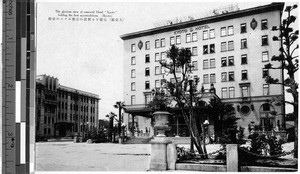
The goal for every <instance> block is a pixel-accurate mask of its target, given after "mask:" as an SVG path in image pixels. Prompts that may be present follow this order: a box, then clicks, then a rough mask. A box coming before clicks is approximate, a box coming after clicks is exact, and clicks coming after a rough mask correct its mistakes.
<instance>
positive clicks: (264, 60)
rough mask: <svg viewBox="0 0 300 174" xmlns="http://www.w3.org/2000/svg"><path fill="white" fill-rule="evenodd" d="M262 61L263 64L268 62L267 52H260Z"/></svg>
mask: <svg viewBox="0 0 300 174" xmlns="http://www.w3.org/2000/svg"><path fill="white" fill-rule="evenodd" d="M262 61H263V62H266V61H269V52H268V51H264V52H262Z"/></svg>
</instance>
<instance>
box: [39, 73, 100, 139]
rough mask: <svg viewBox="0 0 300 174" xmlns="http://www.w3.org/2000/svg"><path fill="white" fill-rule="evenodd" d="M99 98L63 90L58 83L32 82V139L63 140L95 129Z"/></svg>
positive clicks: (44, 79)
mask: <svg viewBox="0 0 300 174" xmlns="http://www.w3.org/2000/svg"><path fill="white" fill-rule="evenodd" d="M99 99H100V98H99V95H97V94H92V93H89V92H85V91H81V90H78V89H74V88H70V87H66V86H63V85H60V84H59V83H58V79H57V78H55V77H50V76H47V75H39V76H37V80H36V135H37V136H41V137H65V136H73V135H74V133H79V134H82V133H84V132H86V131H89V130H96V129H97V127H98V109H99V108H98V102H99Z"/></svg>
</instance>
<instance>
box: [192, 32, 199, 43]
mask: <svg viewBox="0 0 300 174" xmlns="http://www.w3.org/2000/svg"><path fill="white" fill-rule="evenodd" d="M197 40H198V36H197V32H195V33H192V41H193V42H196V41H197Z"/></svg>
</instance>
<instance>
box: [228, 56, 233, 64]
mask: <svg viewBox="0 0 300 174" xmlns="http://www.w3.org/2000/svg"><path fill="white" fill-rule="evenodd" d="M233 65H234V57H233V56H230V57H228V66H233Z"/></svg>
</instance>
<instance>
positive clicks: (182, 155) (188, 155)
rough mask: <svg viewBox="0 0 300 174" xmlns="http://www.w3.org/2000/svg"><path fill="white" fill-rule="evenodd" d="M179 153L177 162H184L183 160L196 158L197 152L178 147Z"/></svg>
mask: <svg viewBox="0 0 300 174" xmlns="http://www.w3.org/2000/svg"><path fill="white" fill-rule="evenodd" d="M176 151H177V160H178V161H183V160H189V159H193V158H195V157H196V154H195V152H193V151H190V150H189V149H186V148H184V147H178V146H176Z"/></svg>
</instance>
